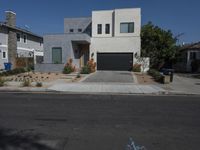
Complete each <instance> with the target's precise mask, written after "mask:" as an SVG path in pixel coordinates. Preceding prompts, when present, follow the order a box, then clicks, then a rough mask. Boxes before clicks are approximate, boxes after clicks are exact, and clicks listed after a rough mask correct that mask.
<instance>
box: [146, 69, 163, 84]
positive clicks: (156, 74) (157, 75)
mask: <svg viewBox="0 0 200 150" xmlns="http://www.w3.org/2000/svg"><path fill="white" fill-rule="evenodd" d="M148 74H149V75H151V76H152V77H153V78H154V79H155V80H156V81H157V82H162V80H163V76H162V75H161V74H160V72H159V71H157V70H155V69H150V70H149V71H148Z"/></svg>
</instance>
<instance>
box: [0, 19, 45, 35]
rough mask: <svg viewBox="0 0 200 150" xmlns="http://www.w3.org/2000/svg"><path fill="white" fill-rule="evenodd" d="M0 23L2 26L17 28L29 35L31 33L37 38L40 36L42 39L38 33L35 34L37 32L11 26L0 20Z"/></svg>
mask: <svg viewBox="0 0 200 150" xmlns="http://www.w3.org/2000/svg"><path fill="white" fill-rule="evenodd" d="M0 25H1V26H4V27H7V28H10V29H14V30H18V31H21V32H24V33H26V34H30V35H32V36H35V37H38V38H42V39H43V37H42V36H40V35H37V34H35V33H33V32H31V31H28V30H25V29H22V28H19V27H12V26H9V25H6V24H5V22H0Z"/></svg>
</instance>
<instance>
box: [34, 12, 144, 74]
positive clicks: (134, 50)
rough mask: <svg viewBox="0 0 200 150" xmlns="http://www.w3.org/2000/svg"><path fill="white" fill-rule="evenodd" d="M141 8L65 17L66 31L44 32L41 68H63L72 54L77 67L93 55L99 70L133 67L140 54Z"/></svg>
mask: <svg viewBox="0 0 200 150" xmlns="http://www.w3.org/2000/svg"><path fill="white" fill-rule="evenodd" d="M140 30H141V9H140V8H128V9H115V10H103V11H93V12H92V17H89V18H65V19H64V34H52V35H45V36H44V63H43V64H37V65H36V67H35V68H36V70H38V71H46V72H47V71H52V72H60V71H62V69H63V67H64V64H65V63H66V62H67V60H69V59H70V58H72V59H73V63H74V65H75V66H76V67H77V68H81V67H83V66H84V65H86V63H87V61H88V60H89V59H91V58H93V59H94V61H95V62H96V63H97V70H130V69H131V68H132V65H133V63H134V55H136V54H137V55H140V48H141V38H140Z"/></svg>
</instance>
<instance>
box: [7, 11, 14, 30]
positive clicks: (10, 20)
mask: <svg viewBox="0 0 200 150" xmlns="http://www.w3.org/2000/svg"><path fill="white" fill-rule="evenodd" d="M5 13H6V25H8V26H11V27H15V26H16V13H14V12H13V11H6V12H5Z"/></svg>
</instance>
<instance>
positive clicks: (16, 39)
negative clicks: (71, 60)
mask: <svg viewBox="0 0 200 150" xmlns="http://www.w3.org/2000/svg"><path fill="white" fill-rule="evenodd" d="M17 57H34V58H35V59H34V60H35V63H36V61H37V60H38V61H39V60H41V59H43V58H42V57H43V37H41V36H39V35H36V34H34V33H32V32H30V31H28V30H26V29H22V28H19V27H17V26H16V13H14V12H12V11H6V20H5V21H4V22H0V69H4V63H7V62H10V63H11V64H12V67H13V68H15V67H16V66H15V65H16V64H15V63H16V58H17Z"/></svg>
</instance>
